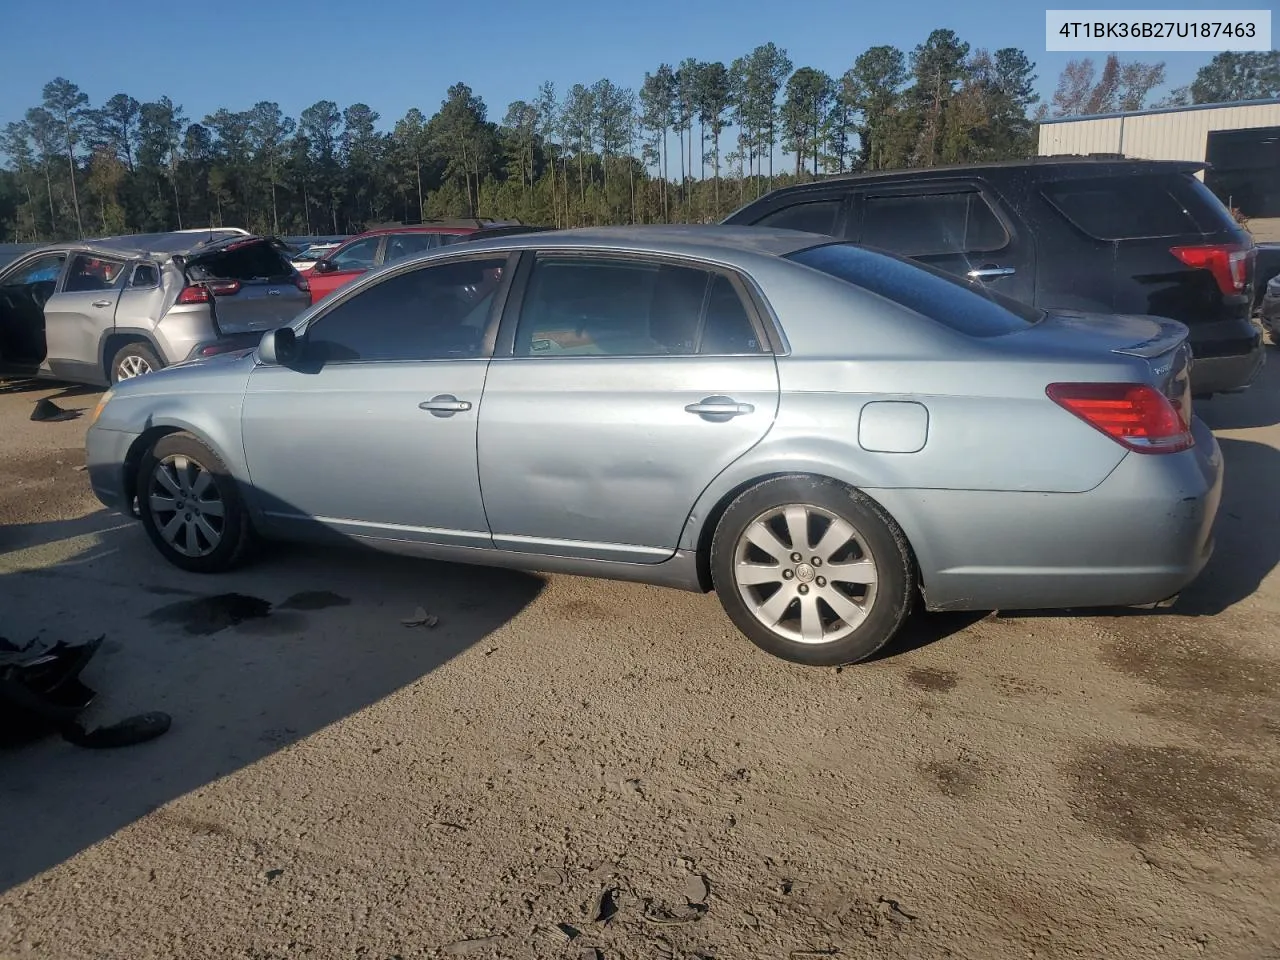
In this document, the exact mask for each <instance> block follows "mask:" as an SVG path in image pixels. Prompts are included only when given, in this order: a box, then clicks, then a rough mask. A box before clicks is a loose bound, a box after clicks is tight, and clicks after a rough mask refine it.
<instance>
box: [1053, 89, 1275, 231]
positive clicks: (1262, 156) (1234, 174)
mask: <svg viewBox="0 0 1280 960" xmlns="http://www.w3.org/2000/svg"><path fill="white" fill-rule="evenodd" d="M1091 153H1110V154H1120V155H1122V156H1126V157H1139V158H1142V159H1147V160H1196V161H1200V162H1205V163H1208V164H1209V165H1210V166H1209V169H1208V170H1206V171H1205V172H1204V174H1203V175H1202V177H1203V179H1204V182H1205V184H1206V185H1207V186H1208V187H1209V189H1211V190H1213V192H1214V193H1216V194H1217V195H1218V196H1219V198H1221V199H1222V201H1223V202H1224V203H1227V204H1228V205H1229V206H1232V207H1235V208H1237V209H1239V210H1240V211H1241V212H1242V213H1244V214H1245V215H1246V216H1248V217H1268V218H1269V217H1280V100H1256V101H1250V102H1247V103H1206V104H1198V105H1196V106H1191V107H1173V108H1170V109H1167V110H1138V111H1135V112H1132V113H1110V114H1101V115H1098V116H1090V117H1070V118H1065V119H1062V120H1045V121H1044V122H1043V123H1041V125H1040V155H1041V156H1051V155H1054V154H1091Z"/></svg>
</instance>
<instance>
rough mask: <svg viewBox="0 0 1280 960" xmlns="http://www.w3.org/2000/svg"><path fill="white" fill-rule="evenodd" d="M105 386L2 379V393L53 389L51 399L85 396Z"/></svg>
mask: <svg viewBox="0 0 1280 960" xmlns="http://www.w3.org/2000/svg"><path fill="white" fill-rule="evenodd" d="M103 389H104V388H103V387H91V386H88V385H87V384H82V383H63V382H62V381H60V380H38V379H34V378H33V379H20V380H0V393H38V392H40V391H43V390H53V391H55V392H54V393H51V394H50V395H49V397H48V399H50V400H66V399H69V398H71V397H83V396H87V395H89V394H91V393H101V392H102V391H103Z"/></svg>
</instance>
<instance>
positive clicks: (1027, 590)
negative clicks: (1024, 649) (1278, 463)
mask: <svg viewBox="0 0 1280 960" xmlns="http://www.w3.org/2000/svg"><path fill="white" fill-rule="evenodd" d="M1193 429H1194V433H1195V438H1196V445H1195V446H1194V447H1193V448H1192V449H1190V450H1187V451H1185V452H1183V453H1176V454H1161V455H1143V454H1138V453H1130V454H1129V455H1127V456H1126V457H1125V458H1124V459H1123V460H1122V461H1121V462H1120V464H1119V465H1118V466H1117V467H1116V469H1115V470H1114V471H1113V472H1112V473H1111V475H1110V476H1109V477H1108V478H1107V479H1106V480H1104V481H1103V482H1102V483H1101V484H1099V485H1098V486H1097V487H1095V488H1094V489H1093V490H1090V491H1088V492H1086V493H1022V492H994V491H992V492H988V491H966V490H952V491H947V490H912V491H903V490H868V491H867V493H868V494H869V495H871V496H873V497H875V498H876V499H878V500H879V501H880V502H881V503H882V505H883V506H884V507H885V508H886V509H887V510H888V511H889V512H890V514H891V515H893V516H894V517H895V518H897V519H898V520H899V522H900V523H901V525H902V527H903V529H904V532H906V534H907V537H908V539H909V540H910V541H911V544H912V547H913V549H914V550H915V552H916V558H917V561H918V562H919V565H920V574H921V579H922V581H923V585H924V592H925V602H926V606H927V607H928V608H929V609H931V610H1032V609H1061V608H1067V607H1076V608H1083V607H1119V606H1136V605H1139V604H1148V603H1156V602H1158V601H1160V600H1165V599H1168V598H1169V597H1171V596H1173V595H1174V594H1176V593H1178V592H1179V591H1180V590H1182V589H1183V588H1184V587H1185V586H1186V585H1187V584H1189V583H1190V582H1191V581H1193V580H1194V579H1195V578H1196V577H1197V576H1199V575H1200V572H1201V571H1202V570H1203V569H1204V566H1205V564H1206V563H1208V561H1209V558H1210V556H1211V555H1212V553H1213V524H1214V520H1215V518H1216V516H1217V512H1218V504H1219V501H1220V499H1221V496H1222V473H1223V464H1222V452H1221V450H1220V449H1219V448H1218V443H1217V440H1216V439H1215V438H1214V436H1213V434H1212V432H1211V431H1210V430H1209V428H1208V427H1206V426H1205V425H1204V423H1202V422H1201V421H1200V420H1195V421H1194V425H1193ZM1014 518H1016V522H1015V520H1014Z"/></svg>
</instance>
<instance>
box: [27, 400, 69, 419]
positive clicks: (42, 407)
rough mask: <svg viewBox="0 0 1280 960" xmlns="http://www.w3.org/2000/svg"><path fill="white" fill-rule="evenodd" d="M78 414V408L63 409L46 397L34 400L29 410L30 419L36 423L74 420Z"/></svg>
mask: <svg viewBox="0 0 1280 960" xmlns="http://www.w3.org/2000/svg"><path fill="white" fill-rule="evenodd" d="M78 416H80V411H79V410H64V409H62V407H60V406H58V405H57V404H56V403H54V402H53V401H52V400H50V399H49V398H48V397H44V398H43V399H40V400H37V401H36V406H35V409H34V410H32V411H31V419H32V420H35V421H36V422H37V423H60V422H61V421H63V420H74V419H75V418H76V417H78Z"/></svg>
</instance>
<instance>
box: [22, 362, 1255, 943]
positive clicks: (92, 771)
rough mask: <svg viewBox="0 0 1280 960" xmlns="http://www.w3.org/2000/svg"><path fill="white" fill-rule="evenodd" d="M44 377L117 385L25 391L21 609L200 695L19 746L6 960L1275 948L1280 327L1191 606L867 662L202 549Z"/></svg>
mask: <svg viewBox="0 0 1280 960" xmlns="http://www.w3.org/2000/svg"><path fill="white" fill-rule="evenodd" d="M42 396H56V397H58V398H59V399H58V402H59V403H61V404H63V405H64V406H67V407H71V408H83V409H88V408H90V407H91V406H92V404H93V403H94V401H95V399H96V395H95V394H93V393H92V392H79V393H75V392H72V393H70V394H67V393H63V392H61V391H57V390H55V389H49V388H44V387H40V388H38V389H32V388H31V387H30V386H23V385H14V386H11V387H9V388H8V389H6V390H3V391H0V624H2V632H4V633H5V634H6V635H8V636H9V637H10V638H11V639H14V640H18V641H23V640H26V639H28V638H30V637H31V636H34V635H35V634H37V633H38V632H40V631H45V632H46V633H47V635H52V636H59V637H67V638H82V637H88V636H97V635H99V634H105V635H106V641H105V644H104V647H103V649H102V651H101V652H100V653H99V655H98V657H97V658H96V659H95V660H94V662H93V663H91V664H90V666H89V668H88V670H87V673H86V679H87V680H88V682H90V683H91V685H93V686H95V687H96V688H97V689H98V690H99V691H100V698H99V700H98V701H97V702H96V703H95V705H94V706H93V707H92V708H91V715H90V719H91V720H92V721H95V722H108V721H111V720H113V719H118V718H119V717H121V716H124V715H126V714H129V713H135V712H138V711H142V710H152V709H159V710H165V711H168V712H169V713H171V714H172V715H173V717H174V725H173V729H172V730H171V731H170V732H169V733H168V734H167V735H166V736H164V737H162V738H161V739H159V740H157V741H154V742H153V743H150V744H146V745H144V746H139V747H133V748H128V749H125V750H120V751H115V752H112V751H89V750H83V749H79V748H77V747H74V746H72V745H70V744H68V743H65V742H63V741H61V740H58V739H56V738H55V739H51V740H47V741H42V742H40V743H38V744H36V745H33V746H28V747H24V748H22V749H20V750H16V751H9V752H7V753H3V754H0V817H2V820H0V823H2V824H3V825H2V826H0V957H3V958H6V960H7V958H10V957H15V958H16V957H22V958H25V957H49V958H82V957H83V958H90V957H92V958H112V960H115V958H119V960H144V958H172V957H236V958H246V960H247V958H254V960H265V958H286V957H287V958H293V957H315V958H329V957H333V958H366V960H390V958H405V960H407V958H414V957H436V956H441V957H449V956H468V957H480V958H486V957H513V958H558V957H572V958H580V957H581V958H599V960H622V958H633V960H635V958H665V957H676V958H712V957H714V958H717V960H728V958H814V957H824V956H835V957H904V958H905V957H911V958H935V957H938V958H941V957H971V958H992V957H1032V956H1034V957H1040V958H1045V957H1077V956H1078V957H1086V956H1087V957H1146V956H1158V957H1165V958H1180V957H1194V958H1199V957H1206V956H1207V957H1223V958H1251V960H1252V958H1267V957H1280V911H1278V910H1277V908H1276V904H1277V903H1280V822H1278V819H1280V699H1278V697H1277V694H1278V693H1280V652H1278V651H1277V638H1280V575H1278V574H1277V573H1276V572H1275V567H1276V564H1277V560H1278V559H1280V426H1277V424H1278V423H1280V352H1277V351H1275V350H1273V351H1272V355H1271V357H1270V364H1269V366H1268V367H1267V369H1266V371H1265V373H1264V376H1263V378H1262V381H1261V382H1260V383H1259V384H1257V385H1256V386H1255V387H1254V389H1253V390H1252V391H1251V392H1249V393H1248V394H1246V395H1241V396H1235V397H1225V398H1218V399H1215V400H1213V401H1211V402H1208V403H1204V404H1201V405H1200V407H1199V412H1200V413H1201V415H1202V416H1203V417H1204V418H1205V419H1206V420H1207V421H1208V422H1210V424H1211V425H1212V426H1214V427H1215V428H1216V429H1217V430H1218V435H1219V437H1220V438H1221V442H1222V444H1223V449H1224V453H1225V457H1226V462H1227V471H1228V472H1227V481H1226V484H1227V488H1226V494H1225V501H1224V504H1223V508H1222V512H1221V515H1220V520H1219V527H1218V530H1219V533H1218V550H1217V553H1216V555H1215V558H1214V560H1213V562H1212V565H1211V566H1210V568H1209V569H1208V570H1207V571H1206V573H1205V575H1204V576H1203V578H1202V579H1201V580H1200V581H1198V582H1197V583H1196V584H1195V585H1194V586H1193V588H1191V589H1190V590H1189V591H1187V592H1186V593H1185V594H1184V595H1183V597H1182V598H1181V599H1180V600H1179V602H1178V604H1177V605H1176V606H1175V607H1173V608H1171V609H1168V610H1163V611H1159V612H1140V613H1127V614H1126V613H1115V614H1114V615H1106V616H1085V615H1076V616H1072V615H1066V614H1063V615H1045V616H1017V617H1013V616H1009V617H1002V616H994V615H993V616H989V617H980V616H953V615H948V616H933V617H926V618H922V619H919V620H917V621H916V622H914V623H913V624H912V625H911V627H910V629H909V630H908V632H907V634H906V636H904V637H903V639H902V640H901V641H900V642H898V643H896V644H895V645H894V647H893V649H892V650H890V651H889V652H888V653H887V655H885V656H883V657H881V658H879V659H878V660H876V661H874V662H871V663H868V664H864V665H861V666H857V667H852V668H846V669H844V670H815V669H805V668H800V667H793V666H789V665H786V664H783V663H781V662H778V661H775V660H772V659H770V658H768V657H767V656H765V655H764V654H762V653H760V652H758V651H756V650H755V649H754V648H753V647H751V646H750V645H749V644H748V643H747V642H746V641H745V640H744V639H742V638H741V637H740V636H739V635H738V634H737V633H736V632H735V631H734V629H733V628H732V626H731V625H730V623H729V622H728V620H727V619H726V617H725V616H724V615H723V614H722V613H721V611H720V608H719V606H718V604H717V603H716V601H715V599H714V597H711V596H706V597H701V596H695V595H690V594H682V593H677V592H670V591H664V590H660V589H656V588H647V587H642V586H630V585H625V584H614V583H602V582H593V581H588V580H581V579H576V578H571V577H547V578H544V577H537V576H531V575H524V574H519V573H510V572H501V571H491V570H484V569H474V568H465V567H458V566H452V567H451V566H445V565H439V564H432V563H425V562H418V561H413V560H406V559H401V558H393V557H381V556H376V555H371V554H365V553H356V552H346V551H340V550H333V551H316V550H312V549H299V548H283V549H279V550H276V551H274V552H273V553H271V554H269V555H268V556H267V557H266V558H264V559H263V560H261V561H260V562H259V563H258V564H257V565H255V566H253V567H250V568H248V569H246V570H244V571H241V572H237V573H235V574H233V575H228V576H225V577H218V578H200V577H197V576H194V575H188V574H184V573H182V572H180V571H177V570H175V569H173V568H171V567H169V566H168V565H167V564H165V563H164V562H163V561H162V560H161V559H160V558H159V557H158V555H157V554H155V553H154V552H153V550H152V549H151V547H150V546H149V544H147V543H146V542H145V541H144V535H143V533H142V531H141V530H140V529H139V528H138V527H137V526H136V525H135V524H134V523H133V522H131V521H126V520H124V519H122V518H120V517H116V516H112V515H109V514H107V513H106V512H105V511H102V510H100V509H99V508H98V505H97V503H96V501H95V500H94V499H93V498H92V496H91V495H90V493H89V491H88V488H87V484H86V482H85V479H84V474H83V473H82V472H78V471H77V470H76V469H75V468H76V466H77V465H79V464H81V463H82V462H83V456H82V453H81V442H82V438H83V433H84V426H83V421H82V420H80V421H77V420H73V421H70V422H65V423H55V424H47V423H31V422H29V421H28V419H27V417H28V414H29V412H30V410H31V405H32V403H33V402H34V401H35V400H36V399H37V398H39V397H42ZM227 593H236V594H240V595H243V597H248V598H253V599H249V600H240V601H238V602H234V603H233V602H229V601H218V600H210V599H208V598H209V597H210V596H211V595H217V594H227ZM255 600H258V601H266V602H267V603H269V604H270V605H271V606H270V610H269V612H267V613H266V614H265V615H263V614H264V610H263V607H264V606H265V605H264V604H261V603H256V602H255ZM419 606H421V607H423V608H424V609H425V610H426V611H428V612H430V613H432V614H434V615H436V616H437V617H438V618H439V625H438V626H436V627H435V628H434V629H427V628H425V627H412V628H410V627H405V626H403V625H402V624H401V620H402V619H403V618H405V617H410V616H412V615H413V613H414V610H415V608H416V607H419ZM691 904H692V905H691Z"/></svg>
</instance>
